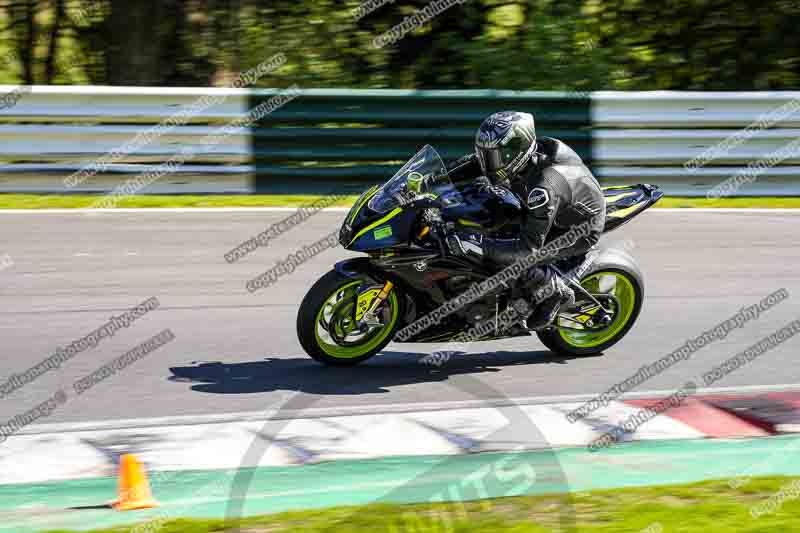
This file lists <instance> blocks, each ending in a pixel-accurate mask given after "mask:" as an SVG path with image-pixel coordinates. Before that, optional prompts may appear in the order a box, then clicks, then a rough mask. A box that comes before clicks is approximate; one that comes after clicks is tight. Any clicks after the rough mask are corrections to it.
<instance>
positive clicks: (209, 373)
mask: <svg viewBox="0 0 800 533" xmlns="http://www.w3.org/2000/svg"><path fill="white" fill-rule="evenodd" d="M426 356H428V354H424V353H412V352H391V351H386V352H382V353H381V354H380V355H379V356H378V357H376V358H374V359H371V360H369V361H367V362H365V363H363V364H361V365H359V366H357V367H349V368H335V367H325V366H322V365H320V364H319V363H316V362H315V361H312V360H311V359H309V358H306V357H303V358H292V359H283V358H268V359H266V360H264V361H252V362H245V363H222V362H205V363H197V364H192V365H190V366H181V367H171V368H170V371H171V372H172V374H173V375H172V376H171V377H170V379H171V380H173V381H186V382H193V383H197V384H196V385H192V390H194V391H198V392H206V393H215V394H248V393H257V392H271V391H276V390H284V391H298V392H305V393H309V394H323V395H326V394H336V395H341V394H371V393H372V394H374V393H380V392H383V393H386V392H389V389H390V388H391V387H395V386H398V385H408V384H412V383H435V382H445V381H447V380H448V379H449V378H450V376H458V375H463V374H479V373H484V372H501V371H502V367H506V366H519V365H536V364H567V361H569V360H571V359H583V358H584V357H563V356H557V355H554V354H553V353H551V352H548V351H536V352H527V351H525V352H509V351H501V352H486V353H482V354H474V355H466V354H465V353H464V352H454V355H453V356H452V357H451V358H450V359H449V360H447V361H446V362H444V363H443V364H442V365H441V366H436V365H433V364H429V363H425V362H422V361H421V360H422V359H423V358H425V357H426ZM595 357H596V356H595Z"/></svg>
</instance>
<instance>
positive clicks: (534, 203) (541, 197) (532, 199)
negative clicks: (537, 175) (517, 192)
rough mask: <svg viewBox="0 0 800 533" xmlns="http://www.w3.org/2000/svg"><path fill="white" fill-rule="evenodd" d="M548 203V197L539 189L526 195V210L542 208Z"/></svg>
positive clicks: (545, 192) (544, 191)
mask: <svg viewBox="0 0 800 533" xmlns="http://www.w3.org/2000/svg"><path fill="white" fill-rule="evenodd" d="M549 202H550V195H549V194H547V191H546V190H544V189H542V188H541V187H536V188H535V189H532V190H531V192H530V194H529V195H528V209H536V208H537V207H542V206H543V205H547V204H548V203H549Z"/></svg>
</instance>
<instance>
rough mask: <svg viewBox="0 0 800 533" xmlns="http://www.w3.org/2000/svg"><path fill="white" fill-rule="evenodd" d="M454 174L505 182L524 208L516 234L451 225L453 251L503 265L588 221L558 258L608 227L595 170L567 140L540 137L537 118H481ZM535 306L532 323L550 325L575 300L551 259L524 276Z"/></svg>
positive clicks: (507, 114) (481, 182)
mask: <svg viewBox="0 0 800 533" xmlns="http://www.w3.org/2000/svg"><path fill="white" fill-rule="evenodd" d="M448 170H449V172H450V175H451V177H453V178H454V179H455V180H465V179H472V180H474V181H473V183H474V184H475V185H477V186H478V187H479V188H482V189H485V190H487V191H488V192H490V193H491V192H493V191H497V189H494V187H504V188H506V189H508V190H510V191H511V192H513V193H514V194H515V195H516V196H517V198H518V199H519V200H520V203H521V205H522V206H524V207H525V210H524V213H523V218H522V224H521V226H520V232H519V235H518V236H516V237H515V238H510V239H497V238H489V237H486V236H482V235H480V234H468V233H463V232H457V231H451V232H450V233H449V234H448V235H447V237H446V242H447V247H448V248H449V249H450V253H452V254H455V255H461V256H465V257H472V258H474V259H477V260H482V261H484V262H486V263H488V264H489V265H490V266H492V267H493V268H495V269H497V270H499V269H501V268H504V267H506V266H508V265H510V264H512V263H514V262H515V261H517V260H519V259H522V258H523V257H525V256H527V255H529V254H532V253H535V252H536V251H537V250H538V249H540V248H542V247H543V246H544V245H545V244H546V243H548V242H549V241H551V240H552V239H554V238H556V237H558V236H559V235H563V234H564V233H566V232H567V231H569V229H570V228H571V227H574V226H576V225H578V224H582V223H587V222H588V223H589V224H590V225H591V231H590V233H589V235H587V236H586V237H580V238H579V239H578V240H577V241H575V242H574V243H573V244H572V245H571V246H568V247H567V248H562V249H561V250H560V251H559V252H558V253H557V255H556V256H554V258H553V259H548V262H550V261H552V260H554V259H555V258H556V257H557V258H563V257H571V256H575V255H579V254H582V253H584V252H586V251H587V250H588V249H589V248H591V247H592V246H594V245H595V244H596V243H597V241H598V240H599V238H600V235H601V233H602V231H603V227H604V225H605V200H604V197H603V192H602V191H601V189H600V185H599V183H598V182H597V180H596V179H595V177H594V176H593V175H592V173H591V171H590V170H589V169H588V168H587V167H586V165H584V164H583V161H582V160H581V158H580V157H579V156H578V154H576V153H575V151H574V150H572V149H571V148H570V147H569V146H567V145H566V144H564V143H563V142H562V141H560V140H558V139H554V138H551V137H542V138H537V137H536V129H535V124H534V119H533V116H532V115H531V114H529V113H520V112H516V111H502V112H499V113H494V114H493V115H490V116H489V117H488V118H486V120H484V121H483V123H482V124H481V126H480V128H478V131H477V133H476V135H475V152H474V153H472V154H467V155H465V156H463V157H461V158H460V159H458V160H457V161H455V162H454V163H453V164H451V165H450V166H449V168H448ZM521 281H522V283H523V286H524V287H525V288H526V289H527V290H528V291H529V297H531V298H532V299H533V300H536V299H537V298H536V296H537V295H539V296H541V295H544V299H542V301H541V302H538V305H535V304H536V303H537V302H536V301H534V302H533V303H534V305H535V308H534V311H533V313H532V314H531V315H530V316H529V317H528V319H527V326H528V328H529V329H534V330H535V329H541V328H544V327H547V326H548V325H550V324H551V323H552V322H553V320H554V319H555V317H556V315H557V314H558V310H559V309H560V307H561V306H562V305H569V304H571V303H573V302H574V301H575V300H574V298H575V295H574V292H573V291H572V289H571V288H570V287H569V286H567V284H566V283H565V282H564V281H563V280H562V279H561V277H560V276H558V275H557V274H556V272H555V271H554V269H553V268H552V267H550V266H548V265H536V266H534V267H532V268H531V269H530V270H529V271H528V272H527V273H525V274H523V275H522V277H521Z"/></svg>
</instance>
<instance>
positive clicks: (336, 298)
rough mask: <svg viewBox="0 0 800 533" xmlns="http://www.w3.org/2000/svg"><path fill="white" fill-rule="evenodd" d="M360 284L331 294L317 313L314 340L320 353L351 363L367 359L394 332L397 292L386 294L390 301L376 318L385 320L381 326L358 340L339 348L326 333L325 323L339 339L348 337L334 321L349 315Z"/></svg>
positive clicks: (397, 311) (397, 308)
mask: <svg viewBox="0 0 800 533" xmlns="http://www.w3.org/2000/svg"><path fill="white" fill-rule="evenodd" d="M362 283H363V282H361V281H352V282H349V283H346V284H345V285H342V286H341V287H339V288H338V289H336V290H334V291H333V292H332V293H331V294H330V295H329V296H328V298H327V299H326V300H325V302H324V303H323V304H322V306H321V307H320V309H319V311H318V312H317V318H316V320H315V321H314V336H315V337H316V339H317V344H318V345H319V347H320V349H321V350H322V351H323V352H325V354H327V355H329V356H330V357H335V358H337V359H354V358H356V357H361V356H362V355H366V354H367V353H369V352H370V351H371V350H374V349H375V348H376V347H377V346H379V345H380V344H381V343H382V342H383V341H385V340H386V337H387V336H388V335H389V334H390V333H391V331H392V329H394V324H395V322H397V317H398V316H399V305H398V300H397V292H396V291H392V292H390V293H389V297H388V298H387V299H386V302H385V303H384V306H385V307H386V309H384V311H382V312H381V313H379V314H378V316H379V317H383V318H384V319H385V321H384V323H383V326H381V327H380V328H375V329H373V330H371V331H368V332H367V333H365V334H361V335H360V336H361V338H360V339H356V340H354V341H349V342H348V344H347V345H342V344H339V343H337V342H336V341H335V340H334V339H333V337H332V336H331V335H330V334H329V333H328V331H327V329H326V328H325V327H323V326H322V324H323V323H325V324H328V327H329V328H336V329H335V331H336V333H337V334H339V335H342V334H345V336H346V335H347V334H348V333H349V332H348V331H347V330H346V329H345V328H344V326H343V324H342V323H341V322H340V321H338V320H334V318H335V315H337V314H339V313H341V314H349V312H350V311H351V310H352V307H353V306H355V298H356V289H357V288H358V287H359V286H360V285H361V284H362ZM387 314H388V318H387V316H386V315H387ZM320 330H322V331H320Z"/></svg>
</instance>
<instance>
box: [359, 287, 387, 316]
mask: <svg viewBox="0 0 800 533" xmlns="http://www.w3.org/2000/svg"><path fill="white" fill-rule="evenodd" d="M380 292H381V290H380V289H368V290H366V291H364V292H362V293H361V294H359V295H358V301H357V302H356V317H355V318H356V322H358V321H359V320H361V319H362V318H364V314H365V313H366V312H367V311H369V308H370V306H371V305H372V302H373V301H374V300H375V298H377V296H378V294H379V293H380Z"/></svg>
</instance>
